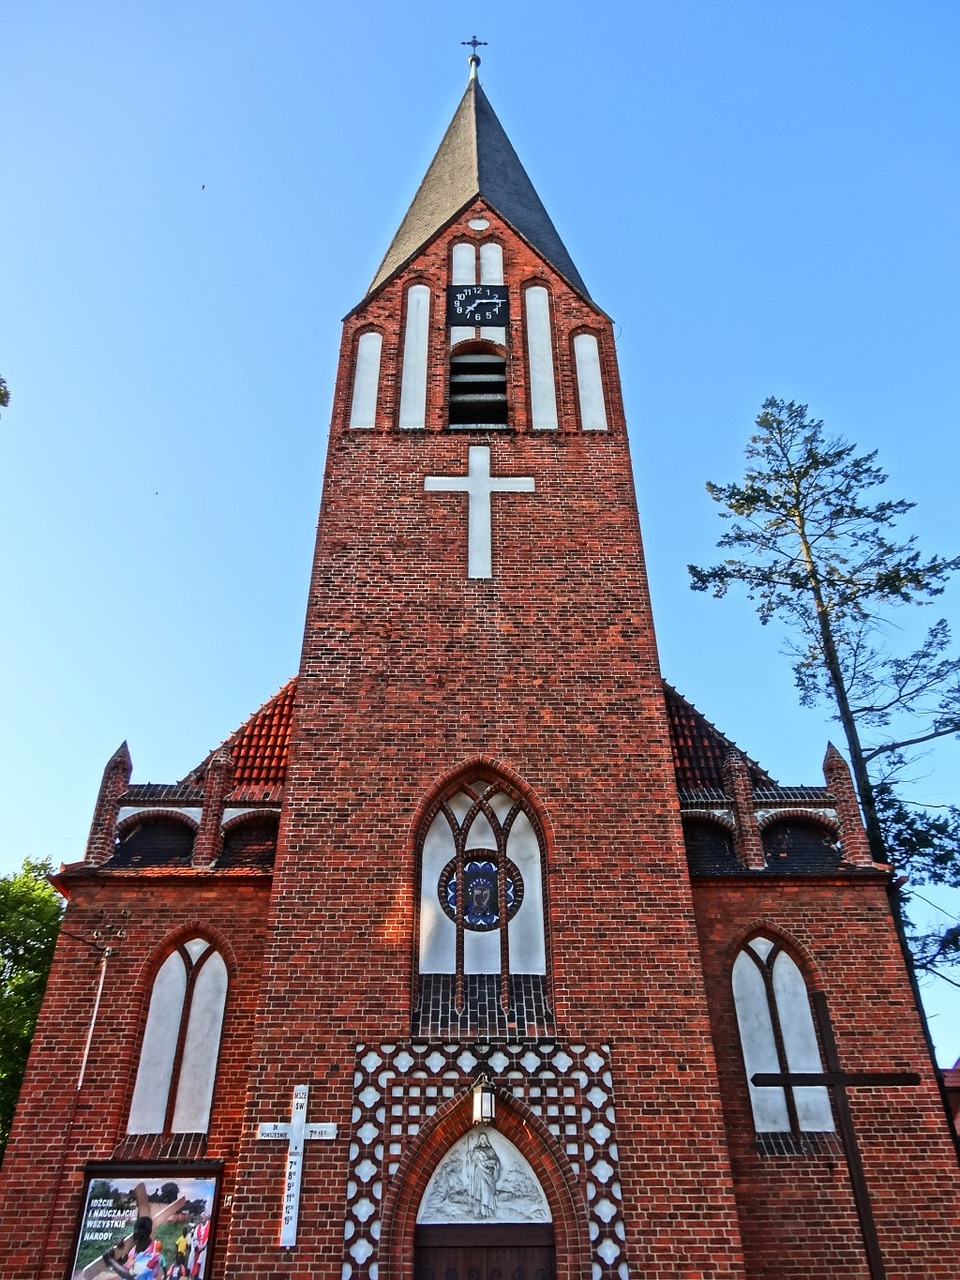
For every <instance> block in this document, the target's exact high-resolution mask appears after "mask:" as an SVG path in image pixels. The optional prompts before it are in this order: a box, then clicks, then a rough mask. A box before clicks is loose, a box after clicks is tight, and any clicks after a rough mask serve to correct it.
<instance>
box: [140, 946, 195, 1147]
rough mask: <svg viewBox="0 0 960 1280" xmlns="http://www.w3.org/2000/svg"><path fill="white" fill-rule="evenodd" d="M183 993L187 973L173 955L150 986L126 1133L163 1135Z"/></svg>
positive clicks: (178, 958) (181, 960) (180, 960)
mask: <svg viewBox="0 0 960 1280" xmlns="http://www.w3.org/2000/svg"><path fill="white" fill-rule="evenodd" d="M186 990H187V971H186V969H185V968H184V964H183V958H182V957H181V955H180V954H179V952H177V951H174V952H172V953H171V954H170V955H169V956H167V958H166V960H164V962H163V964H162V965H161V966H160V971H159V973H158V974H157V976H156V978H155V980H154V983H153V991H152V993H151V995H150V1009H149V1011H148V1013H147V1025H146V1027H145V1028H144V1032H143V1040H142V1042H141V1045H140V1065H139V1067H138V1068H137V1081H136V1084H135V1085H134V1086H133V1100H132V1102H131V1103H130V1118H129V1120H128V1121H127V1133H162V1132H163V1123H164V1118H165V1116H166V1111H167V1097H168V1095H169V1093H170V1078H171V1076H172V1075H173V1059H174V1055H175V1054H176V1051H177V1037H178V1036H179V1034H180V1016H181V1014H182V1013H183V999H184V996H185V994H186Z"/></svg>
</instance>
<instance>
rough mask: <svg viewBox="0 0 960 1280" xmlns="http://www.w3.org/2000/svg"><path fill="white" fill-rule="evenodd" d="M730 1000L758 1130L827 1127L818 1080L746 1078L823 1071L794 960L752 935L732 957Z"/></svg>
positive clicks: (829, 1118) (828, 1113) (827, 1110)
mask: <svg viewBox="0 0 960 1280" xmlns="http://www.w3.org/2000/svg"><path fill="white" fill-rule="evenodd" d="M733 999H734V1004H735V1005H736V1010H737V1023H738V1026H739V1028H740V1045H741V1047H742V1049H743V1064H744V1067H745V1068H746V1072H747V1086H748V1088H749V1090H750V1105H751V1107H752V1108H753V1123H754V1125H755V1127H756V1130H757V1133H758V1134H763V1133H789V1134H795V1135H796V1134H800V1133H827V1132H830V1131H831V1130H832V1129H833V1128H834V1123H833V1112H832V1110H831V1107H830V1096H829V1094H828V1092H827V1090H826V1089H825V1088H824V1087H823V1086H822V1085H813V1086H803V1087H801V1088H794V1087H792V1086H788V1087H785V1088H781V1087H776V1086H762V1087H758V1086H757V1085H754V1084H752V1083H751V1078H752V1076H753V1075H754V1074H755V1073H756V1072H760V1071H763V1072H776V1073H781V1072H787V1071H805V1072H820V1071H822V1070H823V1064H822V1062H821V1058H820V1046H819V1044H818V1042H817V1032H816V1028H815V1026H814V1022H813V1013H812V1011H811V1008H810V996H809V994H808V992H807V984H806V983H805V982H804V979H803V974H802V973H801V972H800V970H799V968H798V967H797V964H796V962H795V961H794V960H793V958H792V957H791V956H789V955H788V954H787V952H786V951H784V950H783V948H782V947H781V946H780V944H779V943H778V942H774V941H773V940H772V939H770V938H765V937H762V936H761V937H757V938H752V939H751V940H750V941H749V942H748V943H747V944H746V945H745V946H744V947H742V948H741V950H740V951H739V952H738V954H737V958H736V960H735V961H734V965H733Z"/></svg>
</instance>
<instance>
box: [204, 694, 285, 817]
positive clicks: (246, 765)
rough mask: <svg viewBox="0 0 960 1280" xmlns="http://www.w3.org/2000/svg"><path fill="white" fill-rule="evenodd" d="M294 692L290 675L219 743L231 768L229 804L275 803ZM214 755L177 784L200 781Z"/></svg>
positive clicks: (282, 782) (278, 796) (281, 787)
mask: <svg viewBox="0 0 960 1280" xmlns="http://www.w3.org/2000/svg"><path fill="white" fill-rule="evenodd" d="M296 691H297V679H296V676H294V677H293V678H292V679H290V680H288V681H287V683H286V684H285V685H284V686H283V688H282V689H280V690H279V692H278V693H275V694H274V696H273V697H272V698H271V699H270V700H269V701H268V702H265V703H264V704H263V706H262V707H261V708H260V709H259V710H258V711H255V712H254V713H253V715H252V716H251V717H250V718H249V719H248V720H246V721H245V722H244V723H243V724H242V725H241V726H240V728H239V729H237V730H236V731H235V732H234V733H232V734H231V735H230V737H229V738H227V740H226V741H225V742H224V743H223V747H225V748H226V749H227V751H229V752H230V755H231V757H232V759H233V765H234V774H233V789H232V790H231V791H230V793H229V799H230V800H231V801H233V802H236V801H242V800H247V801H250V800H253V801H260V802H279V800H280V797H281V794H282V791H283V784H284V781H285V779H286V776H287V758H288V755H289V750H290V727H291V724H292V720H293V700H294V696H295V694H296ZM219 750H221V748H220V747H218V748H217V751H219ZM215 755H216V751H211V752H210V754H209V755H208V756H207V758H206V760H204V761H203V763H202V764H201V765H198V767H197V768H196V769H194V770H193V771H192V772H191V773H189V774H188V775H187V777H186V778H185V779H184V781H183V783H182V784H181V785H190V784H191V783H193V784H197V783H200V782H202V779H203V777H204V774H205V773H206V771H207V766H208V765H209V763H210V761H211V760H212V759H213V757H214V756H215Z"/></svg>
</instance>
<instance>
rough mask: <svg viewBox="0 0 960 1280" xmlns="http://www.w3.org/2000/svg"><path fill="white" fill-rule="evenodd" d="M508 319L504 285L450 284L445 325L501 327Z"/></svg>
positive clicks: (506, 296) (508, 313)
mask: <svg viewBox="0 0 960 1280" xmlns="http://www.w3.org/2000/svg"><path fill="white" fill-rule="evenodd" d="M509 319H510V312H509V304H508V295H507V286H506V285H505V284H451V285H449V286H448V288H447V324H451V325H453V324H462V325H497V326H503V325H505V324H507V322H508V321H509Z"/></svg>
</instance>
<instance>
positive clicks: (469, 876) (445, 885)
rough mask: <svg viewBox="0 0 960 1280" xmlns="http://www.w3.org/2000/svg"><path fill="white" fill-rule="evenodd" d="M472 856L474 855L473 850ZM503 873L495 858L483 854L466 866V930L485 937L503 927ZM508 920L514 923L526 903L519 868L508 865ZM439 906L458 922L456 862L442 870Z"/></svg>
mask: <svg viewBox="0 0 960 1280" xmlns="http://www.w3.org/2000/svg"><path fill="white" fill-rule="evenodd" d="M471 852H473V851H472V850H471ZM499 875H500V872H499V870H498V868H497V864H496V862H495V861H494V860H493V857H492V856H485V855H484V853H483V852H482V851H480V850H478V851H477V853H476V855H475V856H474V857H472V858H470V859H469V860H468V861H467V862H465V863H464V864H463V896H464V899H465V900H466V906H465V909H464V912H463V927H464V928H465V929H474V930H476V931H477V932H478V933H482V932H483V931H484V930H487V929H496V927H497V925H499V923H500V886H499ZM506 877H507V886H506V887H507V919H508V920H512V919H513V917H514V916H515V915H516V914H517V912H518V911H519V910H520V903H521V902H522V901H523V880H522V879H521V877H520V872H519V871H518V870H517V868H516V866H515V865H514V864H513V863H512V862H511V861H510V860H509V858H508V859H507V861H506ZM438 889H439V897H440V905H441V906H442V907H443V909H444V911H445V912H446V913H447V915H448V916H449V917H450V919H451V920H456V919H457V860H456V858H451V859H450V861H449V862H448V863H447V865H446V866H445V867H444V868H443V871H442V872H441V875H440V884H439V886H438Z"/></svg>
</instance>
